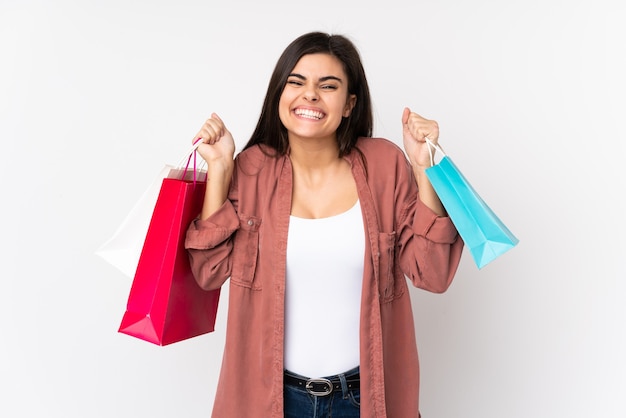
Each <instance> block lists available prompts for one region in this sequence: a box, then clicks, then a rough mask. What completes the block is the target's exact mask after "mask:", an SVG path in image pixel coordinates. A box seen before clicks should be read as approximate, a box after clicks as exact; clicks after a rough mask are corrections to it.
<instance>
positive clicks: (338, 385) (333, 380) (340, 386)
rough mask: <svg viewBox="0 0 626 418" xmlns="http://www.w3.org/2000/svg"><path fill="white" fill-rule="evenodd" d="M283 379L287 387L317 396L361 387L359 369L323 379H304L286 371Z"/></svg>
mask: <svg viewBox="0 0 626 418" xmlns="http://www.w3.org/2000/svg"><path fill="white" fill-rule="evenodd" d="M283 378H284V384H285V385H287V386H293V387H297V388H300V389H302V390H306V391H307V392H309V393H310V394H311V395H315V396H327V395H330V394H331V393H333V392H347V391H349V390H354V389H359V388H360V386H361V379H360V375H359V368H358V367H356V368H354V369H352V370H349V371H347V372H345V373H340V374H338V375H334V376H326V377H321V378H309V377H304V376H301V375H299V374H296V373H292V372H290V371H289V370H285V372H284V377H283Z"/></svg>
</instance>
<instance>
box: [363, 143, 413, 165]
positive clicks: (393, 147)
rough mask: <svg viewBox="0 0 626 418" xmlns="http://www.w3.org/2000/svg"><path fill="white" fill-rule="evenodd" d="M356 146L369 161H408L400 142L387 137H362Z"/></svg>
mask: <svg viewBox="0 0 626 418" xmlns="http://www.w3.org/2000/svg"><path fill="white" fill-rule="evenodd" d="M356 147H357V148H358V149H359V150H360V151H361V152H362V153H363V155H364V156H365V158H366V159H367V161H368V162H369V161H370V160H371V161H377V160H379V161H383V160H384V161H387V162H389V161H391V160H396V161H402V162H404V161H406V155H405V154H404V151H403V150H402V148H400V146H399V145H398V144H396V143H395V142H392V141H390V140H389V139H386V138H368V137H361V138H359V139H358V141H357V143H356Z"/></svg>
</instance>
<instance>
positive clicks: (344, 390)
mask: <svg viewBox="0 0 626 418" xmlns="http://www.w3.org/2000/svg"><path fill="white" fill-rule="evenodd" d="M339 381H340V382H341V394H342V395H343V399H348V382H346V375H345V374H343V373H341V374H340V375H339Z"/></svg>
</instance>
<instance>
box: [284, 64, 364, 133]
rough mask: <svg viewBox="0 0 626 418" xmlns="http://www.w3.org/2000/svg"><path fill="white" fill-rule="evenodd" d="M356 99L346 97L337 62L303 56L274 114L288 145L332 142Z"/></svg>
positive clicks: (349, 95)
mask: <svg viewBox="0 0 626 418" xmlns="http://www.w3.org/2000/svg"><path fill="white" fill-rule="evenodd" d="M355 103H356V96H355V95H353V94H352V95H351V94H348V79H347V77H346V74H345V72H344V70H343V66H342V64H341V61H339V60H338V59H337V58H335V57H333V56H332V55H329V54H309V55H304V56H303V57H302V58H300V60H299V61H298V63H297V64H296V66H295V67H294V68H293V70H292V71H291V73H290V75H289V77H288V78H287V84H286V85H285V89H284V90H283V93H282V95H281V96H280V101H279V103H278V113H279V116H280V120H281V122H282V123H283V125H284V126H285V128H287V132H288V134H289V141H290V142H291V141H292V140H296V139H302V140H310V139H327V140H328V139H332V140H335V141H336V131H337V128H338V127H339V124H340V123H341V120H342V118H344V117H348V116H349V115H350V112H351V111H352V108H353V107H354V104H355Z"/></svg>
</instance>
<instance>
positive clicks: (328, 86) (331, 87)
mask: <svg viewBox="0 0 626 418" xmlns="http://www.w3.org/2000/svg"><path fill="white" fill-rule="evenodd" d="M320 88H321V89H322V90H337V86H336V85H334V84H323V85H321V86H320Z"/></svg>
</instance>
